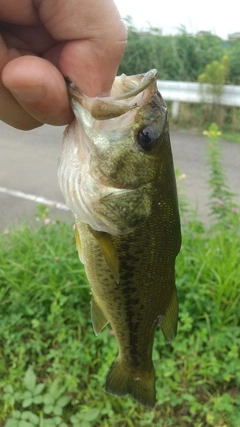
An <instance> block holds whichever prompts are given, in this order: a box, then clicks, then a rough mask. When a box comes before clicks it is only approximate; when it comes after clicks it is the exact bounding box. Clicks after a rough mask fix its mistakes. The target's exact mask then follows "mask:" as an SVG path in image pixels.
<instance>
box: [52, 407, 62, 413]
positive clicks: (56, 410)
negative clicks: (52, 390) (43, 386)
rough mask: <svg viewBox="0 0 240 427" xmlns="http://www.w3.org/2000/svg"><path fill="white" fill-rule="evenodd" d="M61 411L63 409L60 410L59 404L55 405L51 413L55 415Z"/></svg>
mask: <svg viewBox="0 0 240 427" xmlns="http://www.w3.org/2000/svg"><path fill="white" fill-rule="evenodd" d="M62 412H63V410H62V408H61V406H58V405H56V406H55V407H54V409H53V413H54V414H55V415H62Z"/></svg>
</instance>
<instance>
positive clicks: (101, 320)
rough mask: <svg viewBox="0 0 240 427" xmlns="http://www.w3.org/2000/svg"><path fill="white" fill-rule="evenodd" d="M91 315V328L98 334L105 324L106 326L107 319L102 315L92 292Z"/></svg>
mask: <svg viewBox="0 0 240 427" xmlns="http://www.w3.org/2000/svg"><path fill="white" fill-rule="evenodd" d="M91 317H92V324H93V330H94V332H95V335H98V334H99V332H101V331H102V330H103V329H104V328H105V326H107V324H108V320H107V319H106V317H105V316H104V314H103V312H102V310H101V308H100V307H99V305H98V303H97V302H96V300H95V298H94V295H93V294H92V300H91Z"/></svg>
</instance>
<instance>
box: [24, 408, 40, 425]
mask: <svg viewBox="0 0 240 427" xmlns="http://www.w3.org/2000/svg"><path fill="white" fill-rule="evenodd" d="M22 419H23V420H28V421H30V422H31V423H32V424H34V425H37V424H38V421H39V417H38V416H37V415H35V414H33V412H30V411H24V412H23V413H22Z"/></svg>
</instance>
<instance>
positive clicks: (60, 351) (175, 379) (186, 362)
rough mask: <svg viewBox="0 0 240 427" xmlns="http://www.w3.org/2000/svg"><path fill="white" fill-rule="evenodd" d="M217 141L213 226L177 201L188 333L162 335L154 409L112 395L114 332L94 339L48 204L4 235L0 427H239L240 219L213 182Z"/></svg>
mask: <svg viewBox="0 0 240 427" xmlns="http://www.w3.org/2000/svg"><path fill="white" fill-rule="evenodd" d="M209 132H210V131H209ZM210 137H211V135H209V139H210ZM213 142H214V143H215V146H214V149H215V154H213V152H214V150H210V151H209V168H210V170H211V172H212V173H211V174H210V182H209V185H210V190H211V192H210V194H211V199H210V202H211V204H210V206H211V210H212V215H213V216H214V217H215V218H216V221H215V224H214V225H213V226H212V227H211V228H210V229H207V228H206V227H205V226H204V225H203V224H202V223H201V222H200V221H199V220H198V218H197V217H196V216H194V215H193V214H192V213H191V209H190V208H189V206H188V204H187V203H186V201H185V200H184V199H180V207H181V211H182V220H183V221H182V222H183V227H182V232H183V246H182V250H181V253H180V255H179V256H178V259H177V266H176V275H177V277H176V281H177V288H178V295H179V303H180V318H179V332H178V336H177V338H176V339H175V340H174V341H173V342H172V344H171V345H166V344H165V342H164V339H163V337H162V335H161V333H160V331H159V330H157V331H156V335H155V344H154V352H153V359H154V364H155V368H156V377H157V379H156V386H157V405H156V407H155V409H154V410H146V409H144V408H142V407H140V406H139V405H138V404H136V403H134V402H133V401H132V400H131V399H130V398H128V397H126V398H122V399H120V398H117V397H113V396H109V395H107V394H105V393H104V391H103V384H104V382H105V376H106V373H107V371H108V369H109V366H110V365H111V363H112V362H113V360H114V359H115V355H116V353H117V348H116V344H115V338H114V336H112V334H111V330H110V329H109V328H106V330H104V331H103V332H102V333H101V334H100V335H99V336H98V337H95V336H94V333H93V330H92V325H91V321H90V309H89V303H90V290H89V287H88V285H87V282H86V277H85V273H84V270H83V267H82V265H81V264H80V262H79V260H78V257H77V252H76V248H75V242H74V233H73V230H72V227H71V226H69V224H65V223H63V222H59V221H51V222H50V223H49V221H47V218H46V216H45V215H46V211H45V209H44V208H43V207H41V208H40V210H39V213H38V216H39V218H40V225H39V227H38V228H36V229H33V230H31V229H30V228H29V227H28V225H24V224H23V225H22V226H21V227H20V228H15V229H12V230H9V231H8V232H6V233H1V235H0V426H6V427H34V426H39V427H51V426H53V427H54V426H59V427H80V426H81V427H100V426H101V427H110V426H111V427H112V426H116V427H133V426H134V427H138V426H148V425H149V426H152V425H154V424H155V425H157V426H158V427H170V426H171V427H208V426H214V427H239V426H240V420H239V413H240V393H239V390H240V364H239V356H240V350H239V349H240V322H239V312H240V299H239V298H240V296H239V283H240V267H239V259H240V233H239V231H240V230H239V228H240V226H239V219H240V218H239V213H238V207H234V208H233V207H232V204H231V193H230V192H229V193H228V189H227V187H226V186H224V188H222V186H221V185H220V187H219V185H215V184H219V182H220V183H221V182H222V181H221V179H220V178H219V173H220V175H221V173H222V170H221V164H220V158H219V157H218V156H216V150H217V145H216V138H215V140H214V141H213ZM217 191H220V194H218V193H217ZM221 191H223V194H221ZM218 196H221V197H222V196H224V197H225V198H224V204H225V206H224V205H223V204H216V203H215V202H214V201H216V200H218ZM223 206H224V209H223ZM227 207H228V209H226V208H227ZM185 218H188V220H185Z"/></svg>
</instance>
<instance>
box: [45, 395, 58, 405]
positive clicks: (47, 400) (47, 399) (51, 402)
mask: <svg viewBox="0 0 240 427" xmlns="http://www.w3.org/2000/svg"><path fill="white" fill-rule="evenodd" d="M43 403H44V404H45V405H54V403H55V399H54V397H53V396H52V395H51V394H50V393H46V394H45V395H44V397H43Z"/></svg>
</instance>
